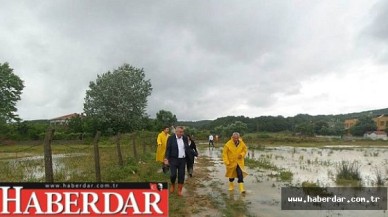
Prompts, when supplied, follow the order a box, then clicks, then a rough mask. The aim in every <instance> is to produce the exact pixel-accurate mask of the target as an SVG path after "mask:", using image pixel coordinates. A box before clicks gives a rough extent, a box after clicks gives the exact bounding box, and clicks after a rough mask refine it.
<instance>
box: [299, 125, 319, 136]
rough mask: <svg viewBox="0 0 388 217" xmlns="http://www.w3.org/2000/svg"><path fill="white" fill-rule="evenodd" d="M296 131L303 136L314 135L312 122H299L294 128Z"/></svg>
mask: <svg viewBox="0 0 388 217" xmlns="http://www.w3.org/2000/svg"><path fill="white" fill-rule="evenodd" d="M295 132H296V133H300V134H302V135H304V136H314V126H313V124H312V123H309V122H306V123H301V124H299V125H298V126H296V128H295Z"/></svg>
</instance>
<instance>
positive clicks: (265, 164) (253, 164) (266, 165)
mask: <svg viewBox="0 0 388 217" xmlns="http://www.w3.org/2000/svg"><path fill="white" fill-rule="evenodd" d="M245 165H246V166H247V167H250V168H261V169H267V170H278V168H277V167H276V166H275V165H274V164H272V163H271V161H270V160H269V159H268V158H263V157H260V158H259V159H251V158H246V159H245Z"/></svg>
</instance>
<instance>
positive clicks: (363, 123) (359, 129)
mask: <svg viewBox="0 0 388 217" xmlns="http://www.w3.org/2000/svg"><path fill="white" fill-rule="evenodd" d="M376 129H377V126H376V123H375V122H374V121H373V119H372V118H371V117H370V116H362V117H360V118H359V119H358V121H357V123H356V125H354V126H353V127H352V128H350V132H351V134H352V135H353V136H363V135H364V133H366V132H368V131H375V130H376Z"/></svg>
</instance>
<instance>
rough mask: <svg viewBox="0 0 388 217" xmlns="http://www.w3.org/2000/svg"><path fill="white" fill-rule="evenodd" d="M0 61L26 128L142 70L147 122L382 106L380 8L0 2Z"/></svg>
mask: <svg viewBox="0 0 388 217" xmlns="http://www.w3.org/2000/svg"><path fill="white" fill-rule="evenodd" d="M0 5H1V7H0V29H1V30H0V63H4V62H8V63H9V64H10V66H11V67H12V68H13V69H14V73H15V74H17V75H18V76H19V77H20V78H21V79H22V80H24V84H25V88H24V91H23V94H22V96H21V97H22V100H21V101H20V102H19V103H18V104H17V108H18V114H19V115H20V117H21V118H22V119H24V120H31V119H51V118H55V117H58V116H62V115H65V114H69V113H75V112H77V113H79V112H82V111H83V103H84V98H85V92H86V90H87V89H88V85H89V82H90V81H94V80H95V79H96V78H97V74H102V73H105V72H107V71H108V70H112V69H115V68H117V67H119V66H120V65H122V64H123V63H128V64H131V65H133V66H135V67H139V68H144V70H145V73H146V77H147V79H150V80H151V83H152V86H153V91H152V94H151V96H150V97H149V98H148V107H147V113H148V114H149V115H150V116H151V117H155V113H156V112H157V111H159V110H160V109H165V110H169V111H171V112H173V113H174V114H176V115H177V117H178V120H202V119H215V118H217V117H222V116H227V115H244V116H249V117H257V116H262V115H283V116H294V115H296V114H299V113H307V114H311V115H316V114H341V113H349V112H358V111H364V110H371V109H380V108H387V107H388V100H387V94H386V93H387V91H388V85H387V84H388V1H383V0H381V1H376V0H349V1H337V0H327V1H318V0H305V1H302V0H294V1H283V0H278V1H276V0H266V1H258V0H252V1H245V0H244V1H241V0H236V1H224V0H222V1H221V0H219V1H214V0H202V1H182V0H179V1H178V0H177V1H162V0H155V1H144V0H141V1H140V0H139V1H111V0H109V1H108V0H105V1H102V0H98V1H97V0H91V1H86V0H83V1H78V0H73V1H70V0H67V1H58V0H46V1H33V0H26V1H8V0H7V1H5V0H0Z"/></svg>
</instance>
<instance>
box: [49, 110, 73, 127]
mask: <svg viewBox="0 0 388 217" xmlns="http://www.w3.org/2000/svg"><path fill="white" fill-rule="evenodd" d="M79 116H80V114H77V113H73V114H68V115H64V116H61V117H57V118H53V119H50V125H67V124H68V123H69V120H70V119H72V118H74V117H79Z"/></svg>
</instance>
